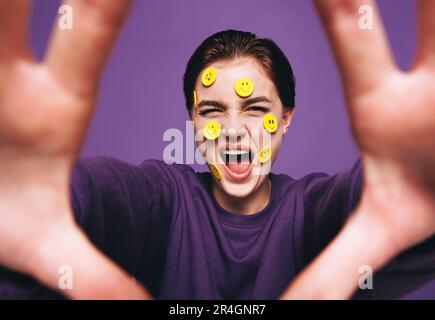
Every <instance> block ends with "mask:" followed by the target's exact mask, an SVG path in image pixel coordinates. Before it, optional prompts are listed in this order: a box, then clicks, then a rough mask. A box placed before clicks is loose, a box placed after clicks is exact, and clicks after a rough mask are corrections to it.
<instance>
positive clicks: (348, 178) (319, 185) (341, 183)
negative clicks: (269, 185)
mask: <svg viewBox="0 0 435 320" xmlns="http://www.w3.org/2000/svg"><path fill="white" fill-rule="evenodd" d="M362 184H363V164H362V161H361V160H360V159H359V160H357V161H356V163H355V164H354V165H353V166H352V167H351V168H350V169H348V170H345V171H342V172H340V173H338V174H336V175H333V176H327V175H325V174H314V175H312V176H311V177H310V179H309V180H308V181H307V184H306V186H307V188H306V189H305V202H304V203H305V226H304V243H305V252H306V263H309V262H310V261H311V260H312V259H314V258H315V257H316V256H317V255H318V254H319V253H320V252H321V251H322V250H323V249H324V248H325V247H326V246H327V245H328V243H329V242H330V241H331V240H332V239H333V238H334V237H335V236H336V235H337V233H338V232H339V231H340V229H341V228H342V227H343V226H344V224H345V222H346V220H347V218H348V217H349V215H350V214H351V213H352V211H353V209H355V207H356V205H357V204H358V201H359V199H360V197H361V191H362ZM354 298H356V299H398V298H405V299H408V298H409V299H415V298H425V299H427V298H435V236H432V237H431V238H429V239H427V240H425V241H423V242H422V243H420V244H418V245H416V246H414V247H412V248H409V249H408V250H406V251H404V252H403V253H402V254H400V255H399V256H397V257H396V258H394V259H393V260H392V261H390V262H389V263H388V264H387V265H386V266H385V267H384V268H382V269H381V270H379V271H378V272H377V273H376V274H375V275H374V278H373V289H372V290H361V289H358V290H357V292H356V293H355V295H354Z"/></svg>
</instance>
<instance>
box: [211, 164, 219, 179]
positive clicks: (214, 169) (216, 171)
mask: <svg viewBox="0 0 435 320" xmlns="http://www.w3.org/2000/svg"><path fill="white" fill-rule="evenodd" d="M209 167H210V171H211V173H213V175H214V177H215V178H216V180H221V179H222V175H221V172H220V170H219V167H218V166H217V164H214V163H211V164H210V165H209Z"/></svg>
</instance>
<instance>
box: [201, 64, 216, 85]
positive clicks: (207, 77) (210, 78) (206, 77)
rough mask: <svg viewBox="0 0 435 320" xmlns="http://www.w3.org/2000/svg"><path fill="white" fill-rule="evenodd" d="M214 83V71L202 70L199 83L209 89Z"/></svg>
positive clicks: (211, 68) (212, 69)
mask: <svg viewBox="0 0 435 320" xmlns="http://www.w3.org/2000/svg"><path fill="white" fill-rule="evenodd" d="M215 81H216V70H215V68H213V67H209V68H207V69H205V70H204V72H203V73H202V76H201V82H202V84H203V85H204V86H205V87H210V86H211V85H212V84H213V83H214V82H215Z"/></svg>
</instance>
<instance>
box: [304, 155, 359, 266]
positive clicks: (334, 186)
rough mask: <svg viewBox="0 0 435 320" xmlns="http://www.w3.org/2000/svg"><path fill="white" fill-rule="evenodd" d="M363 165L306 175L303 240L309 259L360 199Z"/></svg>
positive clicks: (338, 226)
mask: <svg viewBox="0 0 435 320" xmlns="http://www.w3.org/2000/svg"><path fill="white" fill-rule="evenodd" d="M362 183H363V165H362V161H361V159H358V160H357V161H356V162H355V163H354V165H353V166H352V167H351V168H349V169H347V170H344V171H342V172H339V173H337V174H335V175H332V176H329V175H327V174H324V173H314V174H311V175H309V176H308V177H307V178H306V188H305V192H304V209H305V210H304V212H305V214H304V215H305V217H304V220H305V222H304V243H305V253H306V261H307V263H308V262H309V261H311V260H312V259H313V258H314V257H315V256H317V255H318V254H319V253H320V252H321V251H322V250H323V249H324V248H325V247H326V246H327V244H328V243H329V242H330V241H331V240H332V239H333V238H334V237H335V235H336V234H337V233H338V232H339V230H340V229H341V227H342V226H343V225H344V223H345V222H346V220H347V218H348V217H349V215H350V213H351V212H352V211H353V209H354V208H355V207H356V205H357V204H358V202H359V199H360V196H361V190H362Z"/></svg>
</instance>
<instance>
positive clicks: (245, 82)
mask: <svg viewBox="0 0 435 320" xmlns="http://www.w3.org/2000/svg"><path fill="white" fill-rule="evenodd" d="M234 89H235V90H236V93H237V94H238V95H239V96H240V97H242V98H246V97H249V96H250V95H251V94H252V93H253V92H254V84H253V83H252V81H251V80H250V79H249V78H246V77H245V78H240V79H239V80H237V82H236V85H235V86H234Z"/></svg>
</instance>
